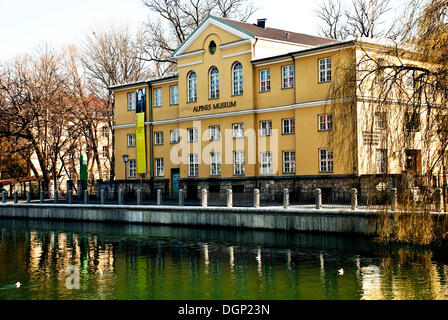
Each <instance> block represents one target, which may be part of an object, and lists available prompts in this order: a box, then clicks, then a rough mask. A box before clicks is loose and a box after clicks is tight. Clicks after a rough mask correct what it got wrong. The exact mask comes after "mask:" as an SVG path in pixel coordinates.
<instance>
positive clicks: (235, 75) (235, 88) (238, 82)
mask: <svg viewBox="0 0 448 320" xmlns="http://www.w3.org/2000/svg"><path fill="white" fill-rule="evenodd" d="M232 92H233V95H234V96H239V95H242V94H243V65H242V64H241V63H239V62H236V63H235V64H234V65H233V68H232Z"/></svg>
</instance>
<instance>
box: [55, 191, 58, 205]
mask: <svg viewBox="0 0 448 320" xmlns="http://www.w3.org/2000/svg"><path fill="white" fill-rule="evenodd" d="M58 196H59V193H58V190H54V203H58Z"/></svg>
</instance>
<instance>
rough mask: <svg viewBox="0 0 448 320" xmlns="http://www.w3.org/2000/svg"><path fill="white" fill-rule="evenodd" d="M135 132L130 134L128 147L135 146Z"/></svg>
mask: <svg viewBox="0 0 448 320" xmlns="http://www.w3.org/2000/svg"><path fill="white" fill-rule="evenodd" d="M135 142H136V139H135V133H132V134H128V147H135Z"/></svg>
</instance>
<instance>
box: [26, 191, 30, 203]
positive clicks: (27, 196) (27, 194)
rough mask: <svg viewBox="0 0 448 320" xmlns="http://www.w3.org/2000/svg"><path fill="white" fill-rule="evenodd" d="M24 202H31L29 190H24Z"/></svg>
mask: <svg viewBox="0 0 448 320" xmlns="http://www.w3.org/2000/svg"><path fill="white" fill-rule="evenodd" d="M26 203H31V191H30V190H28V191H27V192H26Z"/></svg>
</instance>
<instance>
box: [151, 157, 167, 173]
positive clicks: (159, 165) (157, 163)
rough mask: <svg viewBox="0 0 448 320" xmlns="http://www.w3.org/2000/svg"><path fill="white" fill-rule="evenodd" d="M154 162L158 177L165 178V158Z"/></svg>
mask: <svg viewBox="0 0 448 320" xmlns="http://www.w3.org/2000/svg"><path fill="white" fill-rule="evenodd" d="M154 161H155V167H156V177H164V176H165V171H164V161H163V158H156V159H155V160H154Z"/></svg>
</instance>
